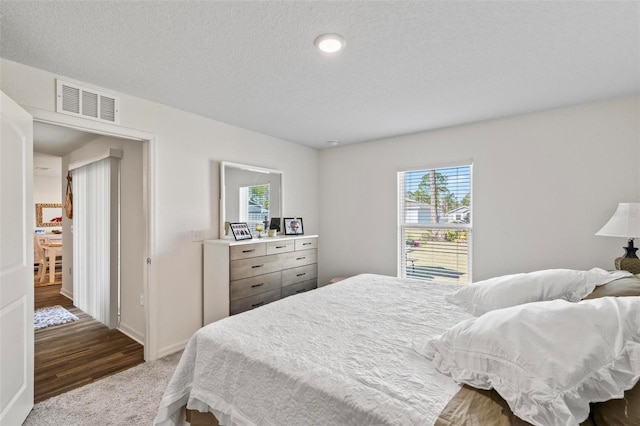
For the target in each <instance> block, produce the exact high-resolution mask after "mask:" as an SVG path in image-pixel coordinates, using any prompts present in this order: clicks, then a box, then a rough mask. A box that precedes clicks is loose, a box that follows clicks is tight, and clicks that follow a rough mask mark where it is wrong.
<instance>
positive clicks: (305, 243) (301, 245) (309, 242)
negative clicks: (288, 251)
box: [295, 238, 318, 250]
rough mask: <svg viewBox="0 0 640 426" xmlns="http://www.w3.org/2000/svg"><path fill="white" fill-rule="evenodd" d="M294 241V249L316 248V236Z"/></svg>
mask: <svg viewBox="0 0 640 426" xmlns="http://www.w3.org/2000/svg"><path fill="white" fill-rule="evenodd" d="M295 242H296V244H295V245H296V250H309V249H317V248H318V239H317V238H300V239H299V240H295Z"/></svg>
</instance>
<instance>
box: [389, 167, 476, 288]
mask: <svg viewBox="0 0 640 426" xmlns="http://www.w3.org/2000/svg"><path fill="white" fill-rule="evenodd" d="M471 170H472V167H471V165H470V164H468V165H460V166H452V167H442V168H431V169H421V170H409V171H401V172H398V276H400V277H403V278H414V279H424V280H434V281H441V282H457V283H468V282H470V280H471V257H472V256H471V254H472V253H471V235H472V218H473V215H472V204H471Z"/></svg>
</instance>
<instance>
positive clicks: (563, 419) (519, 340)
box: [416, 297, 640, 426]
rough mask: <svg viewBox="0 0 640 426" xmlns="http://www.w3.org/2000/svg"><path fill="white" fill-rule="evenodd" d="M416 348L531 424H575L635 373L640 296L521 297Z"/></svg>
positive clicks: (639, 355)
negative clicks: (539, 299) (572, 299)
mask: <svg viewBox="0 0 640 426" xmlns="http://www.w3.org/2000/svg"><path fill="white" fill-rule="evenodd" d="M422 345H423V346H422V347H420V346H418V344H417V345H416V349H417V350H418V351H419V352H421V353H423V354H424V355H425V356H426V357H427V358H429V359H431V360H432V361H433V363H434V366H435V367H436V368H437V369H438V370H439V371H440V372H442V373H444V374H447V375H450V376H451V377H452V378H453V379H454V380H455V381H456V382H457V383H466V384H468V385H470V386H473V387H476V388H480V389H490V388H494V389H495V390H496V391H497V392H498V393H499V394H500V395H501V396H502V397H503V398H504V399H505V401H506V402H507V403H508V404H509V407H510V408H511V410H512V411H513V413H514V414H515V415H516V416H518V417H520V418H521V419H523V420H526V421H528V422H530V423H533V424H535V425H545V426H548V425H574V424H575V425H577V424H578V423H579V422H581V421H584V420H585V419H586V418H587V416H588V414H589V403H590V402H599V401H606V400H609V399H612V398H621V397H622V395H623V393H624V391H625V390H627V389H631V388H632V387H633V386H634V385H635V383H636V382H638V379H639V378H640V297H604V298H600V299H592V300H585V301H582V302H579V303H571V302H567V301H564V300H554V301H550V302H539V303H529V304H526V305H519V306H514V307H511V308H505V309H500V310H496V311H492V312H489V313H487V314H485V315H483V316H481V317H479V318H472V319H470V320H466V321H463V322H461V323H459V324H457V325H456V326H454V327H452V328H451V329H449V330H447V331H446V332H445V333H444V334H443V335H442V336H440V337H438V338H435V339H432V340H429V341H428V342H427V343H426V345H425V344H424V342H422Z"/></svg>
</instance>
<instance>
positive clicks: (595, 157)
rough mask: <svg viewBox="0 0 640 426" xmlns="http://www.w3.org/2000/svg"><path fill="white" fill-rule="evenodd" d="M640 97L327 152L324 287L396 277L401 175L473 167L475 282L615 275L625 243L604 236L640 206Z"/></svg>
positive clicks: (323, 166)
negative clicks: (519, 276) (628, 205)
mask: <svg viewBox="0 0 640 426" xmlns="http://www.w3.org/2000/svg"><path fill="white" fill-rule="evenodd" d="M639 103H640V101H639V98H638V97H627V98H620V99H613V100H607V101H602V102H595V103H590V104H585V105H579V106H574V107H569V108H562V109H557V110H550V111H543V112H539V113H533V114H526V115H520V116H514V117H510V118H504V119H499V120H492V121H486V122H482V123H476V124H469V125H465V126H458V127H453V128H448V129H442V130H437V131H431V132H424V133H419V134H413V135H406V136H400V137H393V138H388V139H383V140H379V141H374V142H367V143H364V144H357V145H347V146H344V147H338V148H334V149H328V150H324V151H322V152H321V155H320V164H321V167H320V175H321V184H320V187H321V198H320V199H321V204H320V217H321V221H320V227H321V230H322V234H321V236H322V246H321V250H320V253H319V256H320V261H319V265H320V277H319V279H320V284H323V283H326V282H328V280H329V279H330V278H331V277H333V276H339V275H351V274H356V273H360V272H376V273H382V274H389V275H395V274H396V270H397V266H396V257H397V256H396V247H397V231H396V230H397V227H396V224H397V212H396V171H397V169H399V168H400V169H402V168H406V167H417V168H419V167H425V166H426V167H429V166H438V165H442V164H447V163H455V162H460V161H465V160H468V159H472V160H473V227H474V228H473V278H474V280H481V279H485V278H488V277H491V276H495V275H499V274H503V273H515V272H524V271H532V270H536V269H541V268H554V267H558V268H562V267H564V268H578V269H581V268H584V269H588V268H592V267H595V266H600V267H604V268H609V269H613V259H614V258H616V257H619V256H620V255H622V254H623V250H622V246H624V245H626V241H624V239H617V238H607V237H596V236H595V235H594V233H595V232H597V231H598V230H599V229H600V227H602V226H603V225H604V224H605V223H606V221H607V220H608V219H609V216H610V214H611V213H612V212H613V211H614V210H615V208H616V206H617V204H618V203H619V202H624V201H627V202H629V201H640V191H639V188H640V175H639V167H638V166H639V161H638V160H639V158H640V130H639V117H640V115H639V108H640V107H639Z"/></svg>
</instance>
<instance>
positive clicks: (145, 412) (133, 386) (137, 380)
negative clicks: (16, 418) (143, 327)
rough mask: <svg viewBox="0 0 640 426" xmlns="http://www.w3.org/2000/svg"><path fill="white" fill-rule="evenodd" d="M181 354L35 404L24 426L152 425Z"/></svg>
mask: <svg viewBox="0 0 640 426" xmlns="http://www.w3.org/2000/svg"><path fill="white" fill-rule="evenodd" d="M181 355H182V351H180V352H177V353H175V354H172V355H169V356H166V357H164V358H161V359H159V360H156V361H152V362H146V363H144V364H140V365H138V366H136V367H133V368H131V369H129V370H126V371H123V372H121V373H118V374H115V375H113V376H109V377H107V378H105V379H102V380H99V381H97V382H94V383H91V384H88V385H86V386H83V387H81V388H78V389H74V390H72V391H69V392H67V393H64V394H62V395H58V396H54V397H53V398H49V399H47V400H45V401H42V402H40V403H38V404H36V405H35V407H34V408H33V410H32V411H31V413H30V414H29V417H27V420H26V421H25V423H24V424H23V426H51V425H65V426H84V425H86V426H94V425H104V426H107V425H111V426H121V425H132V426H133V425H136V426H137V425H152V424H153V420H154V419H155V417H156V410H157V409H158V405H159V404H160V399H161V398H162V395H163V393H164V390H165V388H166V386H167V383H168V382H169V380H170V379H171V376H172V375H173V372H174V370H175V368H176V365H177V364H178V360H179V359H180V356H181Z"/></svg>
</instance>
